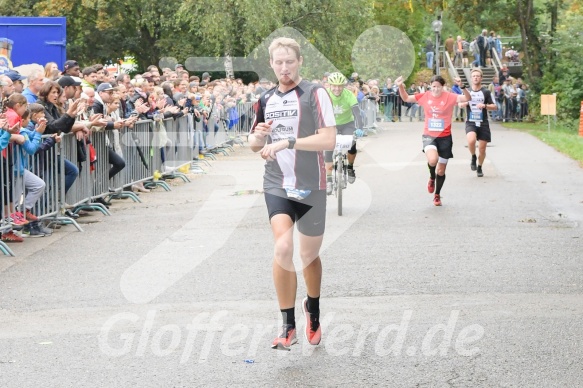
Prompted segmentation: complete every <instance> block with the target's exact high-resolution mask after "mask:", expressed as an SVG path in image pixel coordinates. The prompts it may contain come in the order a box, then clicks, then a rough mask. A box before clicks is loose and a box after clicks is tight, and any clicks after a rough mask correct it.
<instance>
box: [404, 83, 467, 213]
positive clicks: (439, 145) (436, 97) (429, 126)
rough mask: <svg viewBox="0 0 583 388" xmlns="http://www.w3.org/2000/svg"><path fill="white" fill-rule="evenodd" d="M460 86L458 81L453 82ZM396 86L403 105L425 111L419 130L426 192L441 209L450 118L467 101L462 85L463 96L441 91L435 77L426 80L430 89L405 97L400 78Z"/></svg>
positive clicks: (450, 141) (443, 84)
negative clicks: (427, 177)
mask: <svg viewBox="0 0 583 388" xmlns="http://www.w3.org/2000/svg"><path fill="white" fill-rule="evenodd" d="M454 81H455V82H457V83H460V79H459V78H456V79H455V80H454ZM395 83H396V84H397V85H398V86H399V94H400V95H401V98H402V99H403V101H404V102H410V103H414V102H416V103H417V104H419V106H421V107H423V109H424V111H425V126H424V128H423V137H422V139H423V152H425V156H426V157H427V167H429V182H428V184H427V191H429V193H430V194H432V193H433V192H435V195H434V196H433V204H434V205H435V206H441V188H442V187H443V183H444V182H445V168H446V167H447V162H448V160H449V159H451V158H453V153H452V152H451V151H452V147H453V141H452V138H451V117H452V114H453V108H454V107H455V105H456V104H457V103H460V102H465V101H468V100H469V99H470V94H469V93H468V91H467V89H466V86H465V85H461V89H462V91H463V94H455V93H451V92H446V91H444V90H443V89H444V86H445V79H443V77H442V76H439V75H435V76H433V77H432V78H431V80H430V81H429V84H430V87H431V90H428V91H427V92H425V93H423V94H421V93H417V94H414V95H409V94H407V92H406V91H405V85H404V84H403V77H399V78H397V79H396V80H395Z"/></svg>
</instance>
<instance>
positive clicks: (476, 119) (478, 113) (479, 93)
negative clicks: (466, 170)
mask: <svg viewBox="0 0 583 388" xmlns="http://www.w3.org/2000/svg"><path fill="white" fill-rule="evenodd" d="M470 82H471V83H472V85H471V89H470V91H469V92H470V95H471V96H472V99H471V100H470V101H468V102H463V103H460V104H459V106H460V107H462V108H463V107H467V111H466V113H467V115H466V117H467V120H466V137H467V139H468V149H469V150H470V154H471V155H472V161H471V162H470V168H471V169H472V171H476V174H477V175H478V177H483V176H484V172H483V171H482V166H483V165H484V159H486V145H487V144H488V143H489V142H490V141H491V140H492V134H491V133H490V124H489V123H488V111H489V110H497V109H498V107H497V106H496V103H495V102H494V100H492V93H490V90H488V89H487V88H485V87H482V70H480V69H479V68H474V69H472V71H471V73H470ZM476 140H478V149H479V151H480V155H479V156H478V157H477V158H476ZM476 160H477V162H478V164H477V166H476Z"/></svg>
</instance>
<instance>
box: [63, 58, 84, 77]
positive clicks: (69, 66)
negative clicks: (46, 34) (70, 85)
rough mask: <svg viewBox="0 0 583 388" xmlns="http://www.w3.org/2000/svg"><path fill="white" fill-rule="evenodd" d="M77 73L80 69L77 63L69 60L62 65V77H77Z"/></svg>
mask: <svg viewBox="0 0 583 388" xmlns="http://www.w3.org/2000/svg"><path fill="white" fill-rule="evenodd" d="M79 73H80V68H79V63H77V61H74V60H71V59H70V60H68V61H67V62H65V65H63V73H62V74H63V75H69V76H73V77H79Z"/></svg>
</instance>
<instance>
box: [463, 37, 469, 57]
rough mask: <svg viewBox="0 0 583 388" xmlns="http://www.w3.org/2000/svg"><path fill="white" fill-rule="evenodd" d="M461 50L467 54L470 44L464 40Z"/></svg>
mask: <svg viewBox="0 0 583 388" xmlns="http://www.w3.org/2000/svg"><path fill="white" fill-rule="evenodd" d="M462 50H463V51H464V54H467V53H468V52H469V51H470V44H469V43H468V42H466V41H465V40H464V41H463V43H462Z"/></svg>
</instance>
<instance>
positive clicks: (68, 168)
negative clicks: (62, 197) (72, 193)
mask: <svg viewBox="0 0 583 388" xmlns="http://www.w3.org/2000/svg"><path fill="white" fill-rule="evenodd" d="M60 158H61V156H59V159H60ZM64 161H65V194H66V193H67V192H68V191H69V189H70V188H71V186H73V183H75V179H77V177H78V176H79V169H78V168H77V166H75V165H74V164H73V163H71V162H70V161H68V160H67V159H65V160H64ZM59 163H60V162H59ZM59 167H60V164H59Z"/></svg>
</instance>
